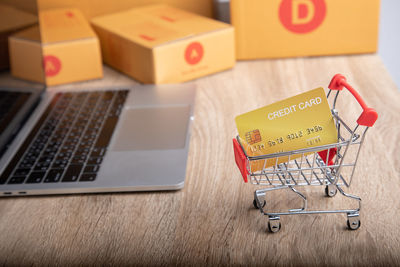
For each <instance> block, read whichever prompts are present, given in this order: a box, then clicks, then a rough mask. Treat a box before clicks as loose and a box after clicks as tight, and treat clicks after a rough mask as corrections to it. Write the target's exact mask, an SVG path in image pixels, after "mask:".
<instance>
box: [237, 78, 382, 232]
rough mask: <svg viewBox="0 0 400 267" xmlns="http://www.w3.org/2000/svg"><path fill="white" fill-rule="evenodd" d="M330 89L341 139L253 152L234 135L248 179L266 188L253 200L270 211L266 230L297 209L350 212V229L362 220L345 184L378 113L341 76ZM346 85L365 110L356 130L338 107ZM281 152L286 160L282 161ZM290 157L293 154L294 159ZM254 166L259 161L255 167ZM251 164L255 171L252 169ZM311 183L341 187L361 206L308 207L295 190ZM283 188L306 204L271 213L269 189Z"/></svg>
mask: <svg viewBox="0 0 400 267" xmlns="http://www.w3.org/2000/svg"><path fill="white" fill-rule="evenodd" d="M328 88H329V92H328V94H327V98H328V100H330V99H332V98H333V106H332V109H331V112H332V115H333V118H334V121H335V125H336V129H337V131H338V142H337V143H333V144H328V145H322V146H316V147H310V148H305V149H299V150H293V151H287V152H281V153H274V154H266V155H261V156H254V157H251V156H248V155H247V153H246V151H245V150H244V149H243V146H242V144H241V139H240V138H239V136H237V137H236V138H235V139H233V148H234V153H235V161H236V164H237V166H238V167H239V170H240V172H241V174H242V176H243V179H244V181H245V182H246V183H247V182H248V181H249V180H250V182H251V183H252V184H254V185H258V186H262V187H263V188H262V189H259V190H256V191H255V192H254V201H253V205H254V207H255V208H258V209H259V210H260V211H261V213H262V214H264V215H266V216H268V218H269V221H268V230H269V231H271V232H278V231H279V230H280V229H281V223H280V216H282V215H294V214H318V213H346V214H347V226H348V228H349V229H351V230H356V229H358V228H359V227H360V225H361V223H360V218H359V212H360V209H361V198H360V197H358V196H355V195H351V194H347V193H345V192H344V191H343V189H342V186H346V187H349V186H350V185H351V181H352V177H353V174H354V170H355V167H356V164H357V159H358V156H359V152H360V149H361V146H362V144H363V142H364V138H365V134H366V132H367V130H368V128H369V127H372V126H373V125H374V123H375V121H376V120H377V118H378V114H377V113H376V111H375V110H374V109H373V108H369V107H368V106H367V105H366V104H365V102H364V101H363V100H362V98H361V96H360V95H359V94H358V93H357V92H356V91H355V90H354V89H353V88H352V87H351V86H350V85H349V84H348V83H347V81H346V78H345V77H344V76H343V75H340V74H337V75H335V76H334V77H333V79H332V81H331V82H330V84H329V86H328ZM343 88H346V89H348V90H349V92H350V93H351V94H352V95H353V96H354V97H355V98H356V100H357V101H358V103H359V104H360V105H361V107H362V109H363V112H362V113H361V115H360V117H359V118H358V119H357V124H356V126H355V128H353V129H352V128H350V126H348V124H346V123H345V122H344V121H343V119H342V118H341V117H340V116H339V113H338V111H337V110H336V108H335V107H336V101H337V99H338V96H339V93H340V91H341V90H342V89H343ZM332 91H336V94H335V93H333V94H332ZM360 126H361V127H360ZM283 157H287V158H288V159H287V161H284V162H283V163H280V162H282V160H281V159H282V158H283ZM291 157H292V158H295V159H293V160H291V159H290V158H291ZM280 158H281V159H280ZM271 159H272V160H273V161H275V165H273V166H271V167H266V166H267V161H268V162H271ZM269 165H270V164H269ZM269 165H268V166H269ZM254 166H257V169H256V168H255V167H254ZM259 166H264V168H262V169H261V170H260V168H259ZM252 168H253V169H256V170H252ZM308 185H315V186H325V193H326V195H327V196H328V197H333V196H335V195H336V193H337V191H339V192H340V193H341V194H342V195H343V196H345V197H347V198H350V199H352V200H354V201H358V203H357V204H358V207H357V208H356V209H342V210H341V209H336V210H309V209H308V208H307V198H306V196H305V195H304V194H303V193H301V192H299V191H298V190H297V189H296V187H297V186H308ZM280 189H289V190H291V191H293V192H294V193H296V194H297V195H298V196H299V197H300V198H301V199H302V200H303V201H302V203H303V205H302V207H301V208H296V209H289V210H287V211H279V212H275V211H274V212H267V211H266V209H265V206H266V193H267V192H270V191H272V190H280Z"/></svg>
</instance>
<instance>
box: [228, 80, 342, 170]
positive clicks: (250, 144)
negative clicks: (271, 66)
mask: <svg viewBox="0 0 400 267" xmlns="http://www.w3.org/2000/svg"><path fill="white" fill-rule="evenodd" d="M235 121H236V126H237V129H238V132H239V137H240V139H241V140H240V141H241V144H242V145H243V147H244V149H245V150H246V153H247V155H248V156H252V157H254V156H260V155H266V154H272V153H279V152H286V151H291V150H297V149H302V148H308V147H315V146H321V145H326V144H332V143H336V142H337V140H338V136H337V131H336V127H335V123H334V120H333V117H332V114H331V111H330V108H329V104H328V101H327V99H326V96H325V91H324V89H323V88H322V87H320V88H317V89H314V90H310V91H308V92H305V93H302V94H299V95H296V96H293V97H290V98H288V99H285V100H282V101H279V102H276V103H274V104H271V105H268V106H265V107H263V108H259V109H256V110H253V111H250V112H247V113H245V114H242V115H239V116H237V117H236V119H235ZM300 156H301V155H292V156H291V157H290V159H295V158H298V157H300ZM287 160H288V157H279V158H278V161H276V159H269V160H267V162H266V163H265V161H262V162H260V161H259V162H253V163H252V165H251V171H252V172H253V171H258V170H260V169H262V168H264V167H265V168H266V167H270V166H273V165H275V164H276V163H278V164H280V163H282V162H286V161H287Z"/></svg>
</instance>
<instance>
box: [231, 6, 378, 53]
mask: <svg viewBox="0 0 400 267" xmlns="http://www.w3.org/2000/svg"><path fill="white" fill-rule="evenodd" d="M379 4H380V1H379V0H368V1H365V0H351V1H349V0H268V1H265V0H251V1H249V0H232V1H231V19H232V25H233V26H235V30H236V45H237V50H236V52H237V58H238V59H256V58H278V57H296V56H318V55H336V54H352V53H371V52H375V51H376V50H377V40H378V23H379Z"/></svg>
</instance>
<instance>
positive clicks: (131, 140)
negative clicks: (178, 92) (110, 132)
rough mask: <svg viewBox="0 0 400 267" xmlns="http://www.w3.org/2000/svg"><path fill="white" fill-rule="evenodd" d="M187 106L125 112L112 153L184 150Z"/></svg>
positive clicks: (135, 109) (187, 119) (187, 117)
mask: <svg viewBox="0 0 400 267" xmlns="http://www.w3.org/2000/svg"><path fill="white" fill-rule="evenodd" d="M189 116H190V106H188V105H185V106H172V107H144V108H129V109H126V110H124V115H123V116H122V117H121V118H120V119H121V124H120V125H119V127H118V130H117V132H115V134H116V136H115V139H114V140H115V141H114V142H113V145H112V147H111V149H112V150H114V151H130V150H160V149H180V148H184V147H185V142H186V134H187V131H188V124H189Z"/></svg>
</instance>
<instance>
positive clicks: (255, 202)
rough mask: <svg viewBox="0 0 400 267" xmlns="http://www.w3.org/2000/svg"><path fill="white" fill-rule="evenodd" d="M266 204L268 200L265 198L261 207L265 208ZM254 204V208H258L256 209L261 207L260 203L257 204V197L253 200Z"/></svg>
mask: <svg viewBox="0 0 400 267" xmlns="http://www.w3.org/2000/svg"><path fill="white" fill-rule="evenodd" d="M265 204H267V201H265V200H264V202H263V204H262V207H261V208H264V207H265ZM253 206H254V208H256V209H259V208H260V207H259V206H258V204H257V200H255V199H254V200H253Z"/></svg>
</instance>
